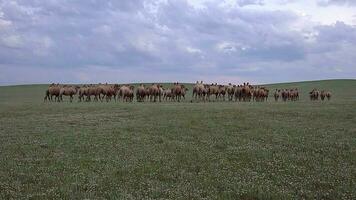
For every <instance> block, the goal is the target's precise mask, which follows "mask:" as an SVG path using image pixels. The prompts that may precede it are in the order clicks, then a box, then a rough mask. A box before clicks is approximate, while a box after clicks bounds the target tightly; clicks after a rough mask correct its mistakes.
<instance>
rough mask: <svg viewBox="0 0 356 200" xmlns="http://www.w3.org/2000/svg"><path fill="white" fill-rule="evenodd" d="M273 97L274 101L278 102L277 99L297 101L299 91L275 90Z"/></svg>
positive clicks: (294, 89) (296, 89)
mask: <svg viewBox="0 0 356 200" xmlns="http://www.w3.org/2000/svg"><path fill="white" fill-rule="evenodd" d="M273 96H274V100H275V101H278V99H281V100H282V101H297V100H299V91H298V88H293V89H276V91H275V92H274V94H273Z"/></svg>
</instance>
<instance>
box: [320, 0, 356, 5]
mask: <svg viewBox="0 0 356 200" xmlns="http://www.w3.org/2000/svg"><path fill="white" fill-rule="evenodd" d="M318 5H320V6H329V5H346V6H347V5H349V6H356V1H354V0H318Z"/></svg>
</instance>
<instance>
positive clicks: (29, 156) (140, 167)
mask: <svg viewBox="0 0 356 200" xmlns="http://www.w3.org/2000/svg"><path fill="white" fill-rule="evenodd" d="M268 87H269V88H270V89H271V90H273V88H276V87H278V88H291V87H298V88H299V89H300V90H301V93H302V94H301V97H302V98H301V100H300V101H298V102H274V99H273V98H270V99H269V101H268V102H257V103H256V102H245V103H242V102H209V103H190V99H189V98H190V96H191V90H190V91H189V95H188V96H189V98H188V99H187V100H186V101H185V102H181V103H175V102H162V103H149V102H145V103H136V102H134V103H122V102H120V103H118V102H114V101H112V102H109V103H106V102H105V103H100V102H98V103H94V102H90V103H77V102H73V103H69V102H68V98H66V99H65V101H66V102H62V103H48V102H47V103H43V96H44V91H45V89H46V88H47V86H46V85H27V86H7V87H0V138H1V139H0V199H8V198H13V199H21V198H25V199H29V198H32V199H59V198H62V199H85V198H87V199H119V198H122V199H148V198H163V199H356V189H355V188H356V80H330V81H314V82H300V83H288V84H275V85H269V86H268ZM313 87H316V88H318V89H320V90H321V89H326V90H329V91H331V92H332V93H333V97H332V100H331V101H324V102H321V101H319V102H311V101H309V99H308V95H307V93H308V92H309V91H310V90H311V89H312V88H313ZM271 93H273V92H271ZM270 95H272V94H270Z"/></svg>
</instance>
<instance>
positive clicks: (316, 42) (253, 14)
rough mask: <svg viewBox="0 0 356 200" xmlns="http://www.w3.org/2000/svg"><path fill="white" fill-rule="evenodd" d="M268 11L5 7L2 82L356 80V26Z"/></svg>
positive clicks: (263, 6)
mask: <svg viewBox="0 0 356 200" xmlns="http://www.w3.org/2000/svg"><path fill="white" fill-rule="evenodd" d="M288 2H289V1H288ZM288 2H286V1H284V2H283V3H287V4H288ZM295 3H296V1H294V3H293V4H295ZM329 3H331V2H329ZM345 5H346V4H345ZM269 6H270V4H269V3H268V1H260V0H252V1H251V0H248V1H246V0H241V1H224V2H223V3H221V1H216V0H205V1H181V0H172V1H163V0H162V1H153V0H152V1H151V0H146V1H140V0H135V1H120V2H118V1H111V0H109V1H105V2H101V1H79V0H74V1H36V0H17V1H3V2H0V38H1V39H0V65H1V66H2V67H1V68H0V72H1V74H6V77H4V76H1V77H0V78H1V80H0V82H1V83H0V84H6V83H16V82H21V79H20V78H21V76H26V75H25V74H28V75H27V77H26V79H24V80H26V81H25V82H26V83H30V82H31V81H32V82H51V80H53V81H55V82H91V81H92V82H98V81H100V82H105V79H107V80H108V81H113V82H114V81H117V82H123V81H127V82H134V81H148V82H150V81H149V80H150V78H151V79H152V81H160V80H161V81H175V80H177V81H183V80H185V81H190V82H195V80H196V79H199V80H200V79H203V77H204V76H205V77H207V80H214V81H215V82H216V81H219V80H217V79H219V78H220V79H221V80H220V81H225V80H222V79H224V78H226V79H229V80H236V79H234V78H233V76H236V77H239V79H241V80H242V79H244V80H247V79H250V80H251V82H252V80H253V81H254V82H277V81H289V80H294V81H295V80H299V79H303V80H305V79H309V78H310V79H322V78H329V77H335V78H337V77H350V76H351V77H352V76H353V77H355V76H356V72H355V70H354V68H355V66H354V64H353V63H356V58H354V56H353V55H352V53H350V52H355V49H356V39H355V35H356V34H355V33H356V32H355V29H356V28H355V26H353V25H350V24H346V23H344V22H342V21H340V22H338V23H335V24H330V25H321V23H318V22H315V21H312V20H310V19H309V18H308V17H306V16H303V15H300V14H298V13H297V12H293V11H291V10H288V9H273V7H269ZM320 9H323V7H320ZM335 69H337V70H335ZM19 70H20V71H23V73H18V71H19ZM29 71H31V73H27V72H29ZM36 72H40V73H36ZM152 74H154V77H152ZM19 76H20V78H19ZM208 77H209V78H208ZM214 77H219V78H217V79H214ZM228 77H230V78H228ZM203 80H204V79H203Z"/></svg>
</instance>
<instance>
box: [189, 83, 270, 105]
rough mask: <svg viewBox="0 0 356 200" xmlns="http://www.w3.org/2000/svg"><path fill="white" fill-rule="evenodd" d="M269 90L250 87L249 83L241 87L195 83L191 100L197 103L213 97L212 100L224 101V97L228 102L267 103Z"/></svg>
mask: <svg viewBox="0 0 356 200" xmlns="http://www.w3.org/2000/svg"><path fill="white" fill-rule="evenodd" d="M268 93H269V90H268V89H267V88H265V87H260V86H256V87H254V86H252V85H250V84H249V83H244V84H243V85H232V84H231V83H229V84H228V85H218V84H217V83H215V84H204V83H203V81H201V82H198V81H197V82H196V84H195V85H194V86H193V99H195V100H199V101H211V97H213V98H214V97H215V98H214V100H223V101H225V96H226V95H227V98H228V100H229V101H233V100H235V101H251V100H253V101H267V99H268Z"/></svg>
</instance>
